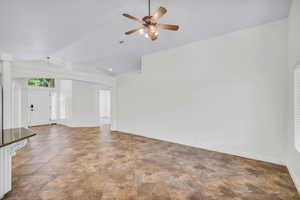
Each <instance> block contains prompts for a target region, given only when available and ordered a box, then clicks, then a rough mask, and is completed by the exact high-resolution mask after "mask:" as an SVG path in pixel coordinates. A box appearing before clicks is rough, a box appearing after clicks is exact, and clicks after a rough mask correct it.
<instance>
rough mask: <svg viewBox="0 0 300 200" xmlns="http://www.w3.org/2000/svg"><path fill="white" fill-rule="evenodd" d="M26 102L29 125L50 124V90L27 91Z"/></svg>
mask: <svg viewBox="0 0 300 200" xmlns="http://www.w3.org/2000/svg"><path fill="white" fill-rule="evenodd" d="M28 102H29V124H30V126H40V125H47V124H50V92H49V91H47V90H46V91H44V90H32V91H29V95H28Z"/></svg>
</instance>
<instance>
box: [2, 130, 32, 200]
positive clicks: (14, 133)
mask: <svg viewBox="0 0 300 200" xmlns="http://www.w3.org/2000/svg"><path fill="white" fill-rule="evenodd" d="M34 135H36V134H35V133H34V132H32V131H31V130H29V129H26V128H13V129H5V130H4V131H3V134H1V136H0V199H2V198H3V197H4V195H5V194H6V193H8V192H9V191H11V189H12V157H13V156H14V155H16V152H17V151H18V150H19V149H21V148H23V147H24V146H25V145H26V143H27V140H28V138H30V137H32V136H34Z"/></svg>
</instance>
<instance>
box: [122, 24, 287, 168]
mask: <svg viewBox="0 0 300 200" xmlns="http://www.w3.org/2000/svg"><path fill="white" fill-rule="evenodd" d="M142 63H143V64H142V67H143V71H142V74H140V75H136V76H129V77H126V76H123V77H120V78H119V80H118V83H117V84H118V91H117V96H118V102H117V107H118V115H117V117H118V130H120V131H124V132H129V133H135V134H139V135H143V136H147V137H152V138H158V139H163V140H168V141H172V142H177V143H182V144H187V145H192V146H197V147H203V148H207V149H211V150H217V151H221V152H227V153H231V154H236V155H241V156H246V157H249V158H254V159H259V160H265V161H271V162H275V163H284V155H285V148H284V145H285V142H284V141H285V140H286V138H285V135H284V133H285V130H286V118H287V104H288V102H287V101H288V100H287V95H288V92H287V88H288V84H287V82H288V81H287V73H288V70H287V67H286V63H287V21H286V20H283V21H278V22H275V23H270V24H265V25H261V26H257V27H254V28H251V29H247V30H241V31H238V32H234V33H231V34H227V35H224V36H221V37H217V38H213V39H209V40H205V41H199V42H196V43H192V44H189V45H186V46H183V47H179V48H175V49H171V50H169V51H164V52H158V53H155V54H152V55H147V56H145V57H143V59H142Z"/></svg>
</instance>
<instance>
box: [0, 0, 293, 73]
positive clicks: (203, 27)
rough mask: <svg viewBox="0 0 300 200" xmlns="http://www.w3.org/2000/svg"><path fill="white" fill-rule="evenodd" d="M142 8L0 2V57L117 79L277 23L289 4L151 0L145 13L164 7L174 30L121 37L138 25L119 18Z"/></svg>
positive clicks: (97, 1) (89, 0) (133, 2)
mask: <svg viewBox="0 0 300 200" xmlns="http://www.w3.org/2000/svg"><path fill="white" fill-rule="evenodd" d="M147 5H148V4H147V0H127V1H124V0H113V1H103V0H78V1H72V3H71V1H68V0H52V1H45V0H39V1H37V0H26V1H19V0H2V1H1V2H0V26H1V31H0V52H6V53H10V54H12V55H13V56H14V57H15V58H16V59H20V60H43V59H44V58H45V57H46V56H52V57H56V58H59V59H62V60H64V61H66V62H70V63H73V64H74V65H80V66H86V67H87V68H88V67H92V68H98V69H100V70H101V69H104V70H108V69H112V72H113V74H115V75H117V74H121V73H125V72H130V71H135V70H138V69H139V68H140V66H141V56H143V55H145V54H149V53H151V52H155V51H160V50H164V49H169V48H173V47H176V46H180V45H184V44H187V43H191V42H193V41H198V40H203V39H207V38H211V37H214V36H217V35H221V34H224V33H228V32H232V31H235V30H240V29H244V28H247V27H251V26H255V25H259V24H263V23H267V22H271V21H275V20H279V19H283V18H285V17H287V16H288V11H289V5H290V1H289V0H223V1H220V0H188V1H183V0H152V11H151V13H154V12H155V10H156V9H157V8H158V7H160V6H163V7H165V8H167V9H168V13H167V14H166V15H165V16H164V17H162V18H161V20H160V22H161V23H169V24H177V25H179V26H180V30H179V31H178V32H171V31H163V30H160V37H159V39H158V40H156V41H149V40H147V39H146V38H144V37H142V36H141V35H139V34H138V33H136V34H132V35H130V36H125V35H124V32H126V31H128V30H131V29H134V28H138V27H139V26H140V25H139V24H138V23H135V22H134V21H130V20H128V19H126V18H124V17H123V16H122V13H130V14H132V15H133V16H135V17H139V18H142V17H144V16H145V15H147V10H148V8H147ZM120 41H124V42H123V43H120Z"/></svg>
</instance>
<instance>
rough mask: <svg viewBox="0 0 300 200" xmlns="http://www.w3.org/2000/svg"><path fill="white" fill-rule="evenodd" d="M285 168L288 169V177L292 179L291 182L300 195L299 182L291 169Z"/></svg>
mask: <svg viewBox="0 0 300 200" xmlns="http://www.w3.org/2000/svg"><path fill="white" fill-rule="evenodd" d="M287 168H288V170H289V173H290V175H291V177H292V179H293V182H294V184H295V186H296V188H297V190H298V193H299V194H300V180H298V179H297V176H296V174H295V173H294V170H293V169H292V168H291V167H289V166H287Z"/></svg>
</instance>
